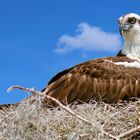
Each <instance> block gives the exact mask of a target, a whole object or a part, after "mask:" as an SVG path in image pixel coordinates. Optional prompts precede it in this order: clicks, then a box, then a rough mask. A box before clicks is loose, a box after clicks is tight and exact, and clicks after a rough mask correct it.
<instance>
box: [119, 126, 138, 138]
mask: <svg viewBox="0 0 140 140" xmlns="http://www.w3.org/2000/svg"><path fill="white" fill-rule="evenodd" d="M139 130H140V125H138V126H137V127H135V128H132V129H131V130H129V131H127V132H124V133H122V134H120V135H118V136H117V137H118V138H125V137H128V136H130V135H132V134H133V133H135V132H137V131H139Z"/></svg>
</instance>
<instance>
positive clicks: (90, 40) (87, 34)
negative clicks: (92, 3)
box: [55, 23, 121, 54]
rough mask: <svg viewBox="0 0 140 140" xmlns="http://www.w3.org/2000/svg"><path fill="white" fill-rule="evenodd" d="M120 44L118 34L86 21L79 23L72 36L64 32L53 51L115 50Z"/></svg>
mask: <svg viewBox="0 0 140 140" xmlns="http://www.w3.org/2000/svg"><path fill="white" fill-rule="evenodd" d="M120 46H121V39H120V36H119V34H116V33H111V32H105V31H103V30H102V29H101V28H100V27H96V26H90V25H89V24H88V23H80V24H79V26H78V29H77V31H76V34H75V35H74V36H70V35H68V34H64V35H62V36H61V37H60V38H59V40H58V44H57V47H56V49H55V52H57V53H61V54H64V53H68V52H71V51H73V50H76V49H80V50H81V49H82V50H85V51H91V50H99V51H100V50H102V51H116V50H119V49H120Z"/></svg>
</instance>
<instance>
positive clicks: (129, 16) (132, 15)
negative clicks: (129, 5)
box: [119, 13, 140, 21]
mask: <svg viewBox="0 0 140 140" xmlns="http://www.w3.org/2000/svg"><path fill="white" fill-rule="evenodd" d="M131 17H135V18H136V19H140V16H139V15H138V14H135V13H129V14H126V15H124V16H121V17H119V20H120V21H121V20H125V19H128V18H131Z"/></svg>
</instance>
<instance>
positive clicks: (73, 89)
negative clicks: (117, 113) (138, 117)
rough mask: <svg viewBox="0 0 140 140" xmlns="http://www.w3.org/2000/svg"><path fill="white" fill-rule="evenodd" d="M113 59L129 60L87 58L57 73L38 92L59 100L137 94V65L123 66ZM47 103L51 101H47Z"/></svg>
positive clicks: (139, 90)
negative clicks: (85, 60)
mask: <svg viewBox="0 0 140 140" xmlns="http://www.w3.org/2000/svg"><path fill="white" fill-rule="evenodd" d="M105 59H108V60H111V61H113V62H123V61H128V62H132V61H133V60H130V59H128V58H127V57H125V56H124V57H108V58H104V59H103V58H102V59H96V60H91V61H88V62H85V63H82V64H79V65H77V66H75V67H72V68H70V69H67V70H64V71H62V72H60V73H58V74H57V75H56V76H55V77H54V78H52V80H51V81H50V82H49V84H48V86H47V90H45V89H46V88H45V89H43V90H42V92H45V93H46V94H48V95H50V96H53V97H55V98H56V99H58V100H60V101H61V102H64V101H66V99H67V102H68V103H71V102H73V101H76V100H78V99H79V100H82V101H84V102H88V101H89V100H90V99H94V100H96V101H104V102H107V103H116V102H117V101H118V100H119V99H122V100H123V99H129V98H130V97H133V96H138V97H139V96H140V69H138V68H126V67H124V66H122V65H116V64H114V63H111V62H109V61H105ZM47 102H49V103H51V101H47Z"/></svg>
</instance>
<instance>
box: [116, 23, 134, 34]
mask: <svg viewBox="0 0 140 140" xmlns="http://www.w3.org/2000/svg"><path fill="white" fill-rule="evenodd" d="M132 27H133V25H131V24H120V25H119V32H120V34H121V36H122V33H123V32H124V31H130V29H131V28H132Z"/></svg>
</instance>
